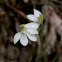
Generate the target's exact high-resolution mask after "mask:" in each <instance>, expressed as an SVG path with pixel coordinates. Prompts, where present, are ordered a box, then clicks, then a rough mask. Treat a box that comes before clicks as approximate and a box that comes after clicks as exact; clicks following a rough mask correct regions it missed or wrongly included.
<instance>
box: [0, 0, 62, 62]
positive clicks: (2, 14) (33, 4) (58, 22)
mask: <svg viewBox="0 0 62 62" xmlns="http://www.w3.org/2000/svg"><path fill="white" fill-rule="evenodd" d="M33 8H36V9H37V10H39V11H41V12H42V14H43V18H44V19H43V23H42V27H40V34H39V36H38V35H37V38H38V40H37V42H36V43H33V42H32V41H30V40H29V44H28V45H27V46H26V47H24V46H22V45H21V44H20V42H18V43H17V44H15V45H14V41H13V38H14V35H15V34H16V33H17V32H19V31H20V28H19V25H20V24H26V23H28V22H30V21H29V20H28V19H27V17H26V15H27V14H33ZM40 38H41V39H40ZM0 62H62V0H0Z"/></svg>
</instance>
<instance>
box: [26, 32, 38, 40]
mask: <svg viewBox="0 0 62 62" xmlns="http://www.w3.org/2000/svg"><path fill="white" fill-rule="evenodd" d="M27 36H28V38H29V39H30V40H31V41H37V38H36V36H35V35H34V34H29V33H27Z"/></svg>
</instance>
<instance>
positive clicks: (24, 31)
mask: <svg viewBox="0 0 62 62" xmlns="http://www.w3.org/2000/svg"><path fill="white" fill-rule="evenodd" d="M19 27H20V29H21V32H22V33H24V34H26V33H27V32H26V28H25V27H24V25H23V24H22V25H20V26H19Z"/></svg>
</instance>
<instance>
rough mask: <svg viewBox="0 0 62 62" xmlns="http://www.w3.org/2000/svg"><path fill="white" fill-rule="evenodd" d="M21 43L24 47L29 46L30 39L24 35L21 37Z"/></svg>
mask: <svg viewBox="0 0 62 62" xmlns="http://www.w3.org/2000/svg"><path fill="white" fill-rule="evenodd" d="M20 43H21V44H22V45H23V46H27V44H28V38H27V36H26V35H25V34H22V35H21V39H20Z"/></svg>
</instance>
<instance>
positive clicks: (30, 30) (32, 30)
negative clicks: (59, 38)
mask: <svg viewBox="0 0 62 62" xmlns="http://www.w3.org/2000/svg"><path fill="white" fill-rule="evenodd" d="M27 31H28V32H29V33H30V34H38V31H37V30H36V29H27Z"/></svg>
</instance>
